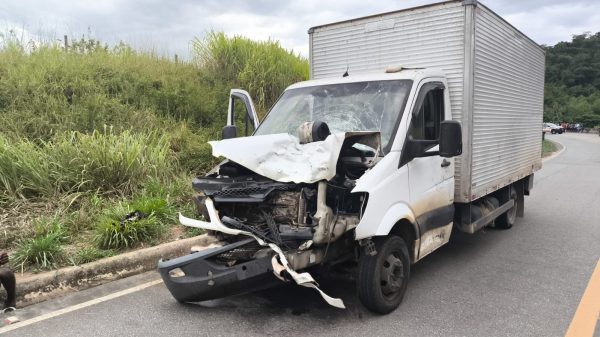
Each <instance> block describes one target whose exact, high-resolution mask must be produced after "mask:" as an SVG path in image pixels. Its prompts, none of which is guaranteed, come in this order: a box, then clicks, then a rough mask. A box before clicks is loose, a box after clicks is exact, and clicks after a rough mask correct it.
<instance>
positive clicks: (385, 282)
mask: <svg viewBox="0 0 600 337" xmlns="http://www.w3.org/2000/svg"><path fill="white" fill-rule="evenodd" d="M403 281H404V265H403V264H402V260H400V258H398V257H397V256H396V255H395V254H394V253H392V254H390V255H388V257H387V258H386V259H385V261H384V262H383V266H382V268H381V290H382V291H383V294H384V295H392V294H394V293H396V292H398V291H399V290H400V288H401V287H402V282H403Z"/></svg>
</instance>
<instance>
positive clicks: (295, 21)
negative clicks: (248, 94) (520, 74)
mask: <svg viewBox="0 0 600 337" xmlns="http://www.w3.org/2000/svg"><path fill="white" fill-rule="evenodd" d="M431 1H432V0H404V1H402V2H400V3H398V2H397V1H392V0H379V1H364V0H345V1H344V0H331V1H323V0H303V1H289V2H286V1H275V0H256V1H245V0H229V1H222V0H205V1H194V0H179V1H162V0H103V1H97V0H94V1H91V0H82V1H67V0H54V1H47V0H4V1H2V2H0V23H1V22H3V21H4V22H7V23H10V24H12V25H14V26H13V27H19V28H21V29H23V30H25V31H27V32H29V34H31V35H32V36H35V37H38V38H42V39H47V40H50V41H55V40H56V39H60V38H62V35H64V34H68V35H70V36H72V37H76V38H79V37H80V36H82V35H83V34H86V35H87V34H90V35H91V37H94V38H97V39H100V40H102V41H105V42H108V43H116V42H118V41H120V40H124V41H126V42H129V43H130V44H132V45H133V46H134V47H137V48H145V49H154V50H155V51H158V52H160V53H164V54H168V55H171V54H173V53H177V54H179V55H180V56H184V57H186V56H188V55H189V44H190V41H191V40H192V39H193V38H194V37H202V36H203V35H204V34H205V33H206V32H207V31H210V30H211V29H212V30H217V31H224V32H225V33H227V34H229V35H234V34H239V35H244V36H247V37H250V38H253V39H261V40H265V39H268V38H272V39H275V40H279V41H280V42H281V44H282V46H284V47H286V48H289V49H294V51H296V52H301V53H302V54H303V55H308V35H307V29H308V28H309V27H311V26H316V25H321V24H325V23H330V22H335V21H340V20H346V19H351V18H355V17H360V16H365V15H371V14H377V13H382V12H388V11H393V10H397V9H402V8H408V7H413V6H418V5H423V4H427V3H430V2H431ZM485 5H486V6H488V7H489V8H490V9H492V10H494V11H495V12H496V13H498V14H499V15H501V16H502V17H504V18H505V19H506V20H507V21H508V22H510V23H512V24H513V25H514V26H516V27H517V28H518V29H519V30H521V31H523V32H524V33H525V34H527V35H528V36H530V37H531V38H532V39H533V40H534V41H536V42H538V43H543V44H547V45H553V44H555V43H557V42H559V41H565V40H569V39H570V37H571V35H573V34H581V33H583V32H586V31H590V32H597V31H600V16H599V15H600V14H599V13H600V4H598V3H597V1H593V0H586V1H574V2H569V3H565V2H564V1H562V0H527V1H513V0H489V1H485ZM0 27H1V26H0Z"/></svg>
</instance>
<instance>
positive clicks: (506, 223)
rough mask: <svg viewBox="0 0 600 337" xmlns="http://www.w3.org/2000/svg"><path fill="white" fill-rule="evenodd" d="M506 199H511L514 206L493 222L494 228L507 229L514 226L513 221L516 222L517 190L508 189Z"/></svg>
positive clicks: (505, 200)
mask: <svg viewBox="0 0 600 337" xmlns="http://www.w3.org/2000/svg"><path fill="white" fill-rule="evenodd" d="M508 198H509V199H513V201H514V205H513V207H512V208H510V209H509V210H508V211H506V212H504V213H502V214H501V215H500V216H499V217H497V218H496V220H495V221H494V225H495V226H496V228H500V229H509V228H511V227H512V226H513V225H514V224H515V221H516V220H517V198H518V195H517V190H516V189H515V188H514V186H510V187H509V191H508ZM509 199H504V200H502V203H501V204H504V203H505V202H507V201H508V200H509Z"/></svg>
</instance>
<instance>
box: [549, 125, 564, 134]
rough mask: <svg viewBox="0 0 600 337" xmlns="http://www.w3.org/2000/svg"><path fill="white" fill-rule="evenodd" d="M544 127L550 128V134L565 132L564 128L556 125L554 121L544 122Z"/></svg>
mask: <svg viewBox="0 0 600 337" xmlns="http://www.w3.org/2000/svg"><path fill="white" fill-rule="evenodd" d="M544 127H548V128H550V133H552V134H555V133H558V134H561V133H563V132H565V130H564V129H563V128H562V127H561V126H558V125H556V124H554V123H544Z"/></svg>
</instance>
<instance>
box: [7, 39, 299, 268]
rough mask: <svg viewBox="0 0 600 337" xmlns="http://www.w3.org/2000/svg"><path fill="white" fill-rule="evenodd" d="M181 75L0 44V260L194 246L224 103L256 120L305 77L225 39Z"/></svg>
mask: <svg viewBox="0 0 600 337" xmlns="http://www.w3.org/2000/svg"><path fill="white" fill-rule="evenodd" d="M194 46H195V47H194V50H195V54H194V61H192V62H186V63H181V62H179V63H176V62H173V61H171V60H168V59H165V58H162V57H159V56H156V55H154V54H152V53H145V52H138V51H135V50H132V49H131V48H129V47H128V46H126V45H119V46H117V47H114V48H109V47H107V46H102V45H101V44H100V43H98V42H97V41H94V40H81V41H78V42H76V43H74V44H73V45H72V46H70V48H68V50H64V49H62V48H60V47H57V46H52V45H44V46H38V47H36V48H35V49H34V50H30V51H25V48H24V47H23V44H21V43H19V42H15V40H14V39H13V40H4V41H1V40H0V208H1V212H0V249H8V250H10V251H12V252H13V259H12V261H13V265H15V266H18V267H19V268H34V269H35V268H53V267H57V266H61V265H67V264H79V263H84V262H90V261H93V260H95V259H98V258H101V257H105V256H110V255H113V254H116V253H118V252H119V251H122V250H126V249H131V248H136V247H139V246H143V245H152V244H155V243H159V242H161V241H165V240H169V239H172V238H174V237H175V236H189V235H193V234H197V233H198V232H197V231H191V230H188V231H187V232H182V229H180V228H179V226H174V224H175V222H176V219H175V215H176V214H177V212H178V211H182V212H184V213H188V214H190V215H192V214H193V213H194V210H193V206H192V203H191V195H192V191H191V187H190V180H191V177H192V176H193V175H195V174H202V173H203V172H204V171H205V170H206V169H208V168H210V167H212V166H213V165H214V163H215V160H214V158H212V156H211V149H210V146H209V145H208V144H206V141H207V140H210V139H217V138H218V137H219V136H220V128H221V127H222V126H223V125H224V123H225V117H226V116H225V115H226V114H225V112H226V109H227V97H228V94H229V90H230V89H231V88H234V87H241V88H243V89H246V90H249V91H250V92H251V94H252V95H253V97H254V99H255V103H256V105H257V109H258V110H259V113H260V114H263V113H264V112H265V111H266V109H267V107H268V106H270V104H272V102H273V101H274V100H275V99H276V98H277V96H278V95H279V94H280V92H281V91H282V90H283V88H285V86H287V85H289V84H291V83H292V82H295V81H299V80H303V79H306V78H307V77H308V64H307V62H306V60H305V59H302V58H300V57H298V56H296V55H294V54H293V53H291V52H288V51H286V50H284V49H282V48H281V47H280V46H279V44H278V43H276V42H272V41H267V42H254V41H250V40H248V39H244V38H240V37H235V38H227V37H225V36H224V35H223V34H221V33H211V34H209V35H208V36H207V37H206V39H203V40H196V41H194Z"/></svg>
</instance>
